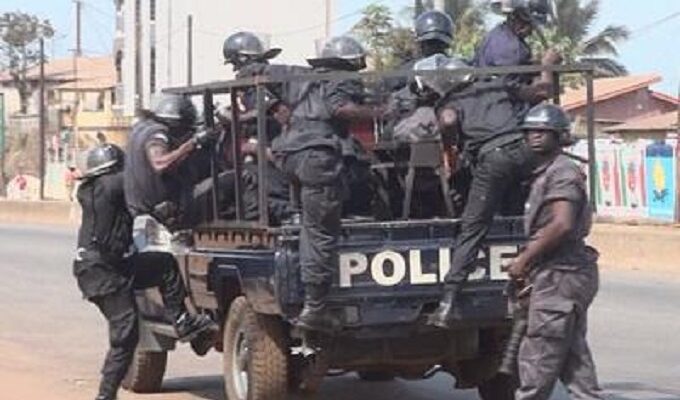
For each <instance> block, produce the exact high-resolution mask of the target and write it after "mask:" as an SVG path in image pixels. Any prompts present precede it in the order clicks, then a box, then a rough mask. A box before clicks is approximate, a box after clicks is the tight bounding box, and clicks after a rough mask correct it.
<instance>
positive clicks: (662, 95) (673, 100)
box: [650, 90, 680, 105]
mask: <svg viewBox="0 0 680 400" xmlns="http://www.w3.org/2000/svg"><path fill="white" fill-rule="evenodd" d="M650 94H651V95H652V97H654V98H655V99H657V100H661V101H666V102H668V103H671V104H675V105H678V104H680V99H679V98H677V97H673V96H671V95H667V94H666V93H661V92H657V91H656V90H652V91H650Z"/></svg>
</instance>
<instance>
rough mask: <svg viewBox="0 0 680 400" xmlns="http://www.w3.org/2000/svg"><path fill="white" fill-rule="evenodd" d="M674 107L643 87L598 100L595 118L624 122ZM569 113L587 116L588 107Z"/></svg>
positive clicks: (660, 112)
mask: <svg viewBox="0 0 680 400" xmlns="http://www.w3.org/2000/svg"><path fill="white" fill-rule="evenodd" d="M673 109H674V106H672V105H670V104H668V103H665V102H662V101H659V100H658V99H655V98H653V97H652V96H651V94H650V92H649V89H647V88H643V89H639V90H637V91H634V92H630V93H627V94H624V95H621V96H617V97H615V98H612V99H609V100H604V101H600V102H598V103H597V106H596V107H595V119H596V120H608V121H620V122H624V121H628V120H631V119H634V118H640V117H651V116H654V115H659V114H663V113H666V112H669V111H672V110H673ZM569 114H570V115H572V116H574V117H577V118H579V117H580V118H585V116H586V108H585V107H581V108H577V109H575V110H573V111H570V112H569Z"/></svg>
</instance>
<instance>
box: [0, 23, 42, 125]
mask: <svg viewBox="0 0 680 400" xmlns="http://www.w3.org/2000/svg"><path fill="white" fill-rule="evenodd" d="M53 35H54V29H53V28H52V25H51V23H50V21H48V20H40V19H39V18H38V17H36V16H34V15H30V14H26V13H23V12H18V11H17V12H8V13H4V14H2V16H0V66H2V69H4V70H6V71H7V73H8V74H9V75H10V77H11V78H12V81H13V84H14V87H16V89H17V91H18V92H19V98H20V99H21V112H22V113H24V114H25V113H26V111H27V110H28V100H29V98H30V96H31V93H32V92H33V90H34V88H33V87H32V85H31V83H30V82H29V79H28V76H27V74H28V71H29V70H30V69H31V68H32V67H34V66H36V65H37V64H39V63H40V49H39V43H40V39H41V38H50V37H52V36H53Z"/></svg>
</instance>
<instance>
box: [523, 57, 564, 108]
mask: <svg viewBox="0 0 680 400" xmlns="http://www.w3.org/2000/svg"><path fill="white" fill-rule="evenodd" d="M561 63H562V56H561V55H560V54H559V53H558V52H557V51H555V50H548V51H547V52H546V54H545V55H544V56H543V60H542V61H541V65H542V66H544V67H549V66H553V65H557V64H561ZM554 77H555V74H554V73H552V72H549V71H543V72H541V78H540V79H537V80H536V81H534V82H533V83H532V84H531V85H526V86H520V87H518V88H517V96H518V97H519V98H520V99H521V100H524V101H526V102H528V103H530V104H532V105H533V104H538V103H541V102H543V101H545V100H548V99H549V98H550V97H551V96H552V94H553V92H554V88H553V87H554V85H555V79H554Z"/></svg>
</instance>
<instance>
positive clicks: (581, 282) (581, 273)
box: [516, 266, 602, 400]
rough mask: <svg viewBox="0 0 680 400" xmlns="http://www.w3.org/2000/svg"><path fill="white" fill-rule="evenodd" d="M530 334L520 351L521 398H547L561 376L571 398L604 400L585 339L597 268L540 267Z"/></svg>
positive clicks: (531, 315)
mask: <svg viewBox="0 0 680 400" xmlns="http://www.w3.org/2000/svg"><path fill="white" fill-rule="evenodd" d="M533 285H534V289H533V292H532V294H531V302H530V306H529V324H528V329H527V335H526V337H525V338H524V340H523V341H522V344H521V346H520V351H519V376H520V388H519V389H518V390H517V394H516V399H517V400H547V399H548V398H549V397H550V395H551V394H552V391H553V389H554V387H555V383H556V382H557V380H558V379H559V380H560V381H561V382H562V383H563V384H564V385H565V387H566V388H567V390H568V391H569V394H570V396H571V398H572V399H576V400H585V399H588V400H592V399H602V396H601V394H600V389H599V385H598V382H597V375H596V372H595V364H594V362H593V358H592V355H591V353H590V348H589V347H588V342H587V340H586V332H587V312H588V307H589V306H590V304H591V303H592V301H593V299H594V297H595V295H596V294H597V290H598V285H599V283H598V272H597V267H596V266H592V267H584V268H581V269H578V270H573V271H565V270H557V269H552V268H545V269H542V270H541V269H539V270H538V273H537V274H536V275H535V277H534V279H533Z"/></svg>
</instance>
